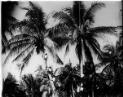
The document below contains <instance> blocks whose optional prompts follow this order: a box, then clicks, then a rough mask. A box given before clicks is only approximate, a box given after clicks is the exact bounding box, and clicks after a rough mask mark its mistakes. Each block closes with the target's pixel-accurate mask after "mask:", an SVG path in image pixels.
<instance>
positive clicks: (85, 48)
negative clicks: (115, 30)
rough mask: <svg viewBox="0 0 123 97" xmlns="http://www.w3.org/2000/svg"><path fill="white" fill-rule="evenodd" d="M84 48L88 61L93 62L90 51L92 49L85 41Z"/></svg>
mask: <svg viewBox="0 0 123 97" xmlns="http://www.w3.org/2000/svg"><path fill="white" fill-rule="evenodd" d="M83 48H84V53H85V57H86V60H87V61H89V62H93V57H92V54H91V51H90V48H89V47H88V44H87V41H86V40H83Z"/></svg>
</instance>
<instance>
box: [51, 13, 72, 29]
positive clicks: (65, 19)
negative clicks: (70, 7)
mask: <svg viewBox="0 0 123 97" xmlns="http://www.w3.org/2000/svg"><path fill="white" fill-rule="evenodd" d="M53 18H56V19H58V20H59V21H60V23H63V24H67V25H69V26H71V27H74V21H73V19H72V17H71V16H69V15H68V14H67V13H64V12H63V11H60V12H56V13H55V14H54V15H53Z"/></svg>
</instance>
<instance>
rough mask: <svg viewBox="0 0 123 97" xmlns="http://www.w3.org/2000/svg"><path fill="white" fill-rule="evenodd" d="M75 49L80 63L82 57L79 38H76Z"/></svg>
mask: <svg viewBox="0 0 123 97" xmlns="http://www.w3.org/2000/svg"><path fill="white" fill-rule="evenodd" d="M75 50H76V54H77V57H78V59H79V62H80V63H81V59H82V40H81V39H78V40H77V45H76V48H75Z"/></svg>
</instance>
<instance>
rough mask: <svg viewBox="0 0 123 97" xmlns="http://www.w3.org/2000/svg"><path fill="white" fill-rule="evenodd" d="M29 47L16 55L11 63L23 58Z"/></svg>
mask: <svg viewBox="0 0 123 97" xmlns="http://www.w3.org/2000/svg"><path fill="white" fill-rule="evenodd" d="M31 47H32V45H29V46H28V47H27V48H26V49H24V50H23V51H22V52H21V53H20V54H19V55H17V57H16V58H15V59H14V60H13V62H14V61H17V60H18V59H20V58H21V57H23V56H24V55H25V54H26V53H27V52H28V51H29V50H30V49H31Z"/></svg>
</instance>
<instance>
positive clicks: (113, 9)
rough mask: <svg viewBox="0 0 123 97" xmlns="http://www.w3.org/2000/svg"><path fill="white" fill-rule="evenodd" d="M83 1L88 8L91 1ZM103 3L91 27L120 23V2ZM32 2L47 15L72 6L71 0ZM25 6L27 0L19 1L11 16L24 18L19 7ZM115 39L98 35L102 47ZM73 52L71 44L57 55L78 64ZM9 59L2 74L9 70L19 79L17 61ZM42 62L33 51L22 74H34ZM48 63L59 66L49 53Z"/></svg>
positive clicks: (73, 48) (66, 61)
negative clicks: (65, 53)
mask: <svg viewBox="0 0 123 97" xmlns="http://www.w3.org/2000/svg"><path fill="white" fill-rule="evenodd" d="M84 3H85V5H86V6H87V8H88V7H89V6H90V5H91V3H92V2H90V1H85V2H84ZM104 3H105V4H106V7H105V8H102V9H101V10H99V11H97V13H96V14H95V20H96V21H95V23H94V25H93V27H97V26H119V25H121V12H120V9H121V2H119V1H107V2H106V1H105V2H104ZM34 4H36V5H37V6H40V7H42V9H43V11H44V12H45V14H46V15H49V14H50V13H51V12H53V11H59V10H61V9H63V8H65V7H71V6H72V2H70V1H66V2H65V1H61V2H60V1H59V2H57V1H45V2H44V1H42V2H34ZM27 6H28V4H27V1H26V2H20V3H19V6H16V7H15V10H14V11H13V16H14V17H16V18H17V19H19V20H23V19H24V18H25V13H26V11H24V10H22V9H21V7H27ZM53 24H54V22H53V21H51V22H49V25H50V26H52V25H53ZM117 39H118V38H117V37H115V36H110V35H109V39H104V37H100V39H99V43H100V45H101V47H103V46H104V45H105V44H107V43H111V44H112V45H115V43H116V40H117ZM51 44H52V43H51ZM74 52H75V46H72V47H71V49H70V52H69V54H68V55H67V56H66V57H64V49H62V51H60V52H59V56H60V58H61V59H62V60H63V61H64V63H68V62H69V61H71V62H72V63H73V64H74V65H75V64H78V60H77V57H76V54H75V53H74ZM4 56H5V55H3V57H4ZM4 58H5V57H4ZM70 59H71V60H70ZM11 60H12V58H11V59H10V60H9V61H8V63H7V64H6V65H5V66H4V67H3V76H6V75H7V73H8V72H11V73H12V74H14V76H15V77H16V79H19V76H18V75H19V72H20V71H19V69H18V67H17V63H12V62H11ZM95 62H98V61H95ZM44 63H45V62H44V60H43V59H42V54H40V55H37V54H36V53H34V55H33V56H32V58H31V60H30V62H29V66H27V67H26V68H25V69H24V71H23V72H22V74H27V73H33V74H34V73H35V71H36V69H37V68H38V67H39V66H40V65H42V64H44ZM19 64H21V62H18V65H19ZM48 64H50V66H52V67H54V68H56V67H59V65H57V64H56V63H55V62H54V60H53V59H52V57H51V55H49V57H48Z"/></svg>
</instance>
